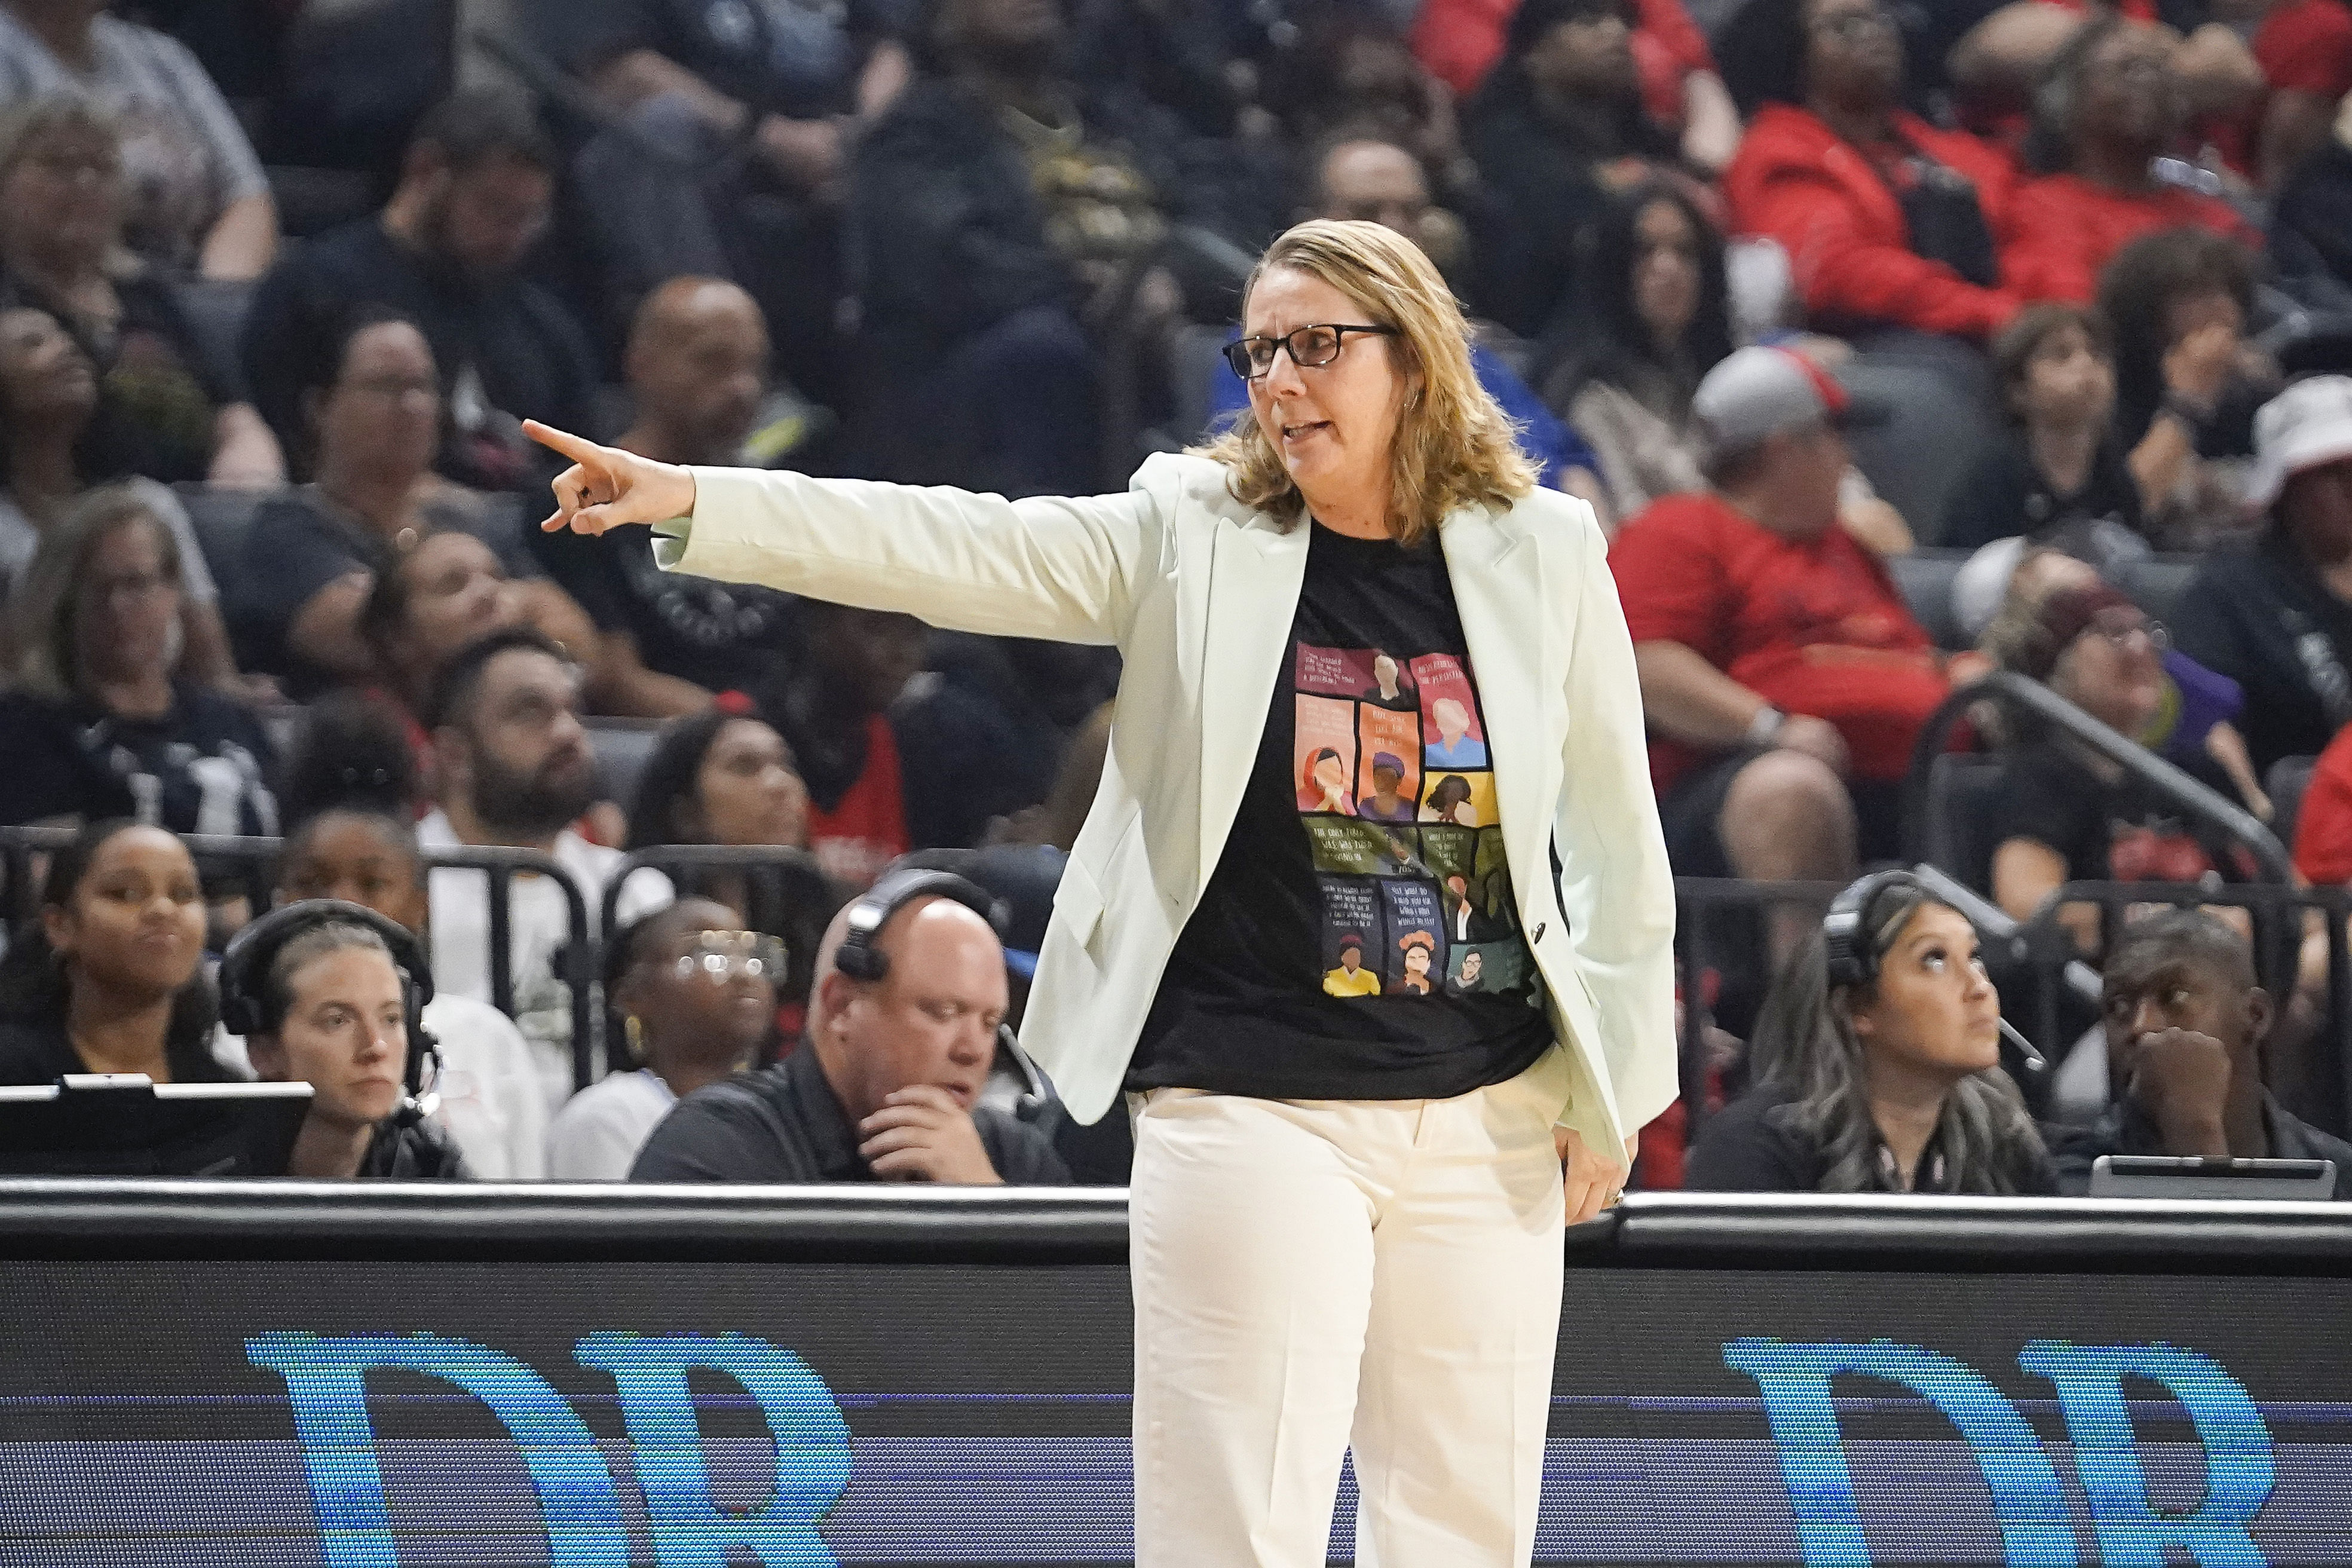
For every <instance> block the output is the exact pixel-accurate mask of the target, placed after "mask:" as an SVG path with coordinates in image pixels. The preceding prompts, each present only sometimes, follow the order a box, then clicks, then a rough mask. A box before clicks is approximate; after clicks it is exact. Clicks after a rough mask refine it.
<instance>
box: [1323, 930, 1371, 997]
mask: <svg viewBox="0 0 2352 1568" xmlns="http://www.w3.org/2000/svg"><path fill="white" fill-rule="evenodd" d="M1323 989H1324V991H1325V993H1326V994H1329V995H1332V996H1377V995H1379V994H1381V977H1380V976H1379V975H1377V974H1375V973H1372V972H1371V971H1370V970H1369V969H1366V968H1365V967H1364V939H1363V938H1362V937H1360V936H1358V935H1357V934H1356V933H1355V932H1354V931H1349V932H1348V934H1347V935H1345V936H1343V937H1341V938H1340V939H1339V968H1337V969H1334V970H1332V971H1330V972H1329V973H1327V974H1325V975H1324V976H1323Z"/></svg>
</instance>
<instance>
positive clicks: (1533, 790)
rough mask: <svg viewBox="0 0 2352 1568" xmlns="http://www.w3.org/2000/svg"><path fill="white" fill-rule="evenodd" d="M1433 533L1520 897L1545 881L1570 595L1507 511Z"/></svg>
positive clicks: (1477, 513)
mask: <svg viewBox="0 0 2352 1568" xmlns="http://www.w3.org/2000/svg"><path fill="white" fill-rule="evenodd" d="M1438 537H1439V539H1440V540H1441V541H1442V542H1443V543H1444V549H1445V564H1446V569H1447V573H1448V575H1450V576H1451V577H1452V579H1453V582H1454V604H1455V605H1456V607H1457V608H1459V609H1460V611H1461V613H1462V634H1463V638H1464V640H1465V644H1466V645H1467V646H1468V647H1469V649H1470V667H1471V673H1472V674H1473V676H1474V677H1475V679H1476V680H1477V682H1478V694H1479V700H1480V706H1481V707H1482V708H1483V709H1484V710H1485V712H1486V744H1487V748H1488V750H1489V751H1490V752H1491V753H1492V755H1493V757H1494V763H1495V793H1496V804H1497V805H1499V806H1500V808H1501V810H1502V815H1503V839H1504V848H1505V851H1506V852H1507V854H1508V856H1509V858H1510V863H1511V867H1512V876H1513V880H1514V881H1515V882H1516V883H1517V885H1518V887H1519V889H1521V897H1522V899H1524V898H1525V897H1526V894H1527V892H1528V891H1529V890H1532V889H1534V888H1536V887H1538V885H1540V884H1542V883H1544V882H1548V881H1549V879H1550V877H1549V863H1548V861H1547V859H1546V853H1547V851H1546V848H1545V846H1546V843H1547V841H1548V835H1549V832H1550V830H1551V829H1550V820H1549V818H1550V811H1549V803H1550V802H1551V800H1552V799H1553V798H1554V797H1555V796H1556V795H1557V794H1558V792H1559V778H1558V772H1559V737H1560V734H1561V731H1562V728H1563V726H1564V725H1565V724H1566V722H1567V712H1566V709H1567V703H1568V692H1567V680H1566V674H1567V672H1566V669H1565V668H1563V662H1562V661H1563V660H1564V659H1565V658H1566V650H1567V648H1568V647H1569V644H1570V639H1571V638H1572V637H1574V635H1575V627H1574V626H1573V625H1572V624H1570V625H1562V624H1561V621H1560V617H1561V616H1562V615H1563V614H1566V615H1569V616H1572V615H1573V609H1572V608H1571V607H1570V606H1573V605H1574V604H1575V596H1574V595H1572V594H1570V593H1568V592H1566V589H1567V587H1568V584H1559V583H1555V582H1553V581H1552V578H1553V576H1554V575H1555V574H1557V573H1558V572H1559V570H1560V565H1559V563H1558V562H1556V561H1553V560H1551V559H1549V557H1550V556H1552V555H1553V554H1555V553H1556V552H1554V551H1551V550H1549V549H1547V548H1546V543H1545V542H1544V541H1542V540H1540V539H1538V537H1537V535H1536V532H1535V531H1534V530H1533V529H1532V528H1530V527H1529V526H1528V522H1527V521H1526V520H1525V519H1523V518H1522V517H1520V516H1519V514H1518V513H1517V511H1516V510H1506V511H1502V512H1495V511H1491V510H1488V509H1486V508H1485V507H1476V508H1465V509H1464V510H1461V511H1458V512H1456V513H1454V515H1453V516H1452V517H1450V518H1449V519H1447V520H1446V522H1445V524H1444V527H1443V528H1442V529H1441V530H1440V531H1439V535H1438Z"/></svg>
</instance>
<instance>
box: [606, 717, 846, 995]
mask: <svg viewBox="0 0 2352 1568" xmlns="http://www.w3.org/2000/svg"><path fill="white" fill-rule="evenodd" d="M667 844H681V845H703V844H731V845H756V846H777V847H784V848H788V849H806V848H808V847H809V793H808V785H807V784H804V783H803V782H802V780H801V775H800V773H799V772H798V771H797V769H796V764H795V763H794V761H793V750H792V747H791V746H790V745H788V744H786V743H785V741H784V738H783V736H782V735H781V734H779V733H777V731H776V730H775V727H774V726H773V725H772V724H770V723H769V722H768V721H767V720H766V719H764V718H762V717H761V714H760V712H759V710H758V709H757V708H756V707H755V706H753V705H752V704H751V702H750V701H749V700H745V699H743V698H741V697H740V696H735V695H732V694H730V695H727V696H722V697H721V698H720V699H719V702H718V704H717V705H716V706H714V707H712V708H710V709H709V710H705V711H703V712H700V713H695V714H689V715H688V717H686V718H683V719H677V720H673V721H671V722H670V723H669V724H667V726H665V727H664V728H663V730H662V732H661V735H660V738H659V739H657V740H656V742H654V749H653V752H652V754H651V755H650V756H648V757H647V758H646V765H645V768H644V770H643V771H642V772H641V773H638V774H637V791H636V796H635V799H634V800H632V801H631V802H630V803H629V838H628V844H627V846H626V847H627V848H628V849H629V850H631V851H632V852H635V851H637V850H642V849H653V848H657V847H661V846H663V845H667ZM668 869H669V875H670V879H671V881H672V883H673V884H674V885H675V886H676V887H677V890H678V892H679V894H680V895H681V896H684V895H687V894H689V893H690V894H695V895H698V896H699V897H700V898H701V899H703V900H706V901H709V900H716V901H717V902H719V903H720V904H723V905H725V906H727V907H728V908H729V909H730V910H734V911H735V918H736V921H737V922H738V923H739V924H748V925H750V926H751V927H752V928H753V929H754V930H757V931H765V932H767V933H768V934H769V935H771V936H773V937H776V938H779V939H780V940H782V942H783V944H784V952H785V964H786V971H785V973H784V975H783V977H782V984H781V986H780V988H779V994H781V995H782V998H783V1011H784V1016H783V1018H782V1025H783V1030H784V1033H785V1035H786V1036H787V1037H791V1036H797V1035H798V1034H799V1032H800V1026H801V1015H802V1009H803V1005H804V1002H805V998H806V997H807V995H808V989H809V986H810V985H811V984H814V981H815V978H816V970H815V963H816V949H817V943H818V942H819V941H820V940H821V939H822V938H823V937H824V927H825V922H826V921H829V920H831V919H832V918H833V911H834V910H836V909H838V908H839V907H840V906H841V901H842V899H841V895H840V893H839V892H837V891H836V890H835V889H834V888H833V887H832V886H831V885H830V884H829V883H827V882H826V881H825V879H824V877H823V876H822V875H820V874H819V873H818V872H816V871H815V869H814V868H813V867H812V868H806V869H793V868H782V867H755V868H750V869H745V870H724V869H720V868H716V867H694V866H683V865H681V866H677V867H672V868H668Z"/></svg>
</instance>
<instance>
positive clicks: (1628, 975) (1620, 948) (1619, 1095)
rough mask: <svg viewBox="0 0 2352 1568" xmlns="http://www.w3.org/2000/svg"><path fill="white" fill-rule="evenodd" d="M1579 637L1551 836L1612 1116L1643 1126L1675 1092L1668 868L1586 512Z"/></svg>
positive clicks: (1600, 557)
mask: <svg viewBox="0 0 2352 1568" xmlns="http://www.w3.org/2000/svg"><path fill="white" fill-rule="evenodd" d="M1578 510H1579V512H1580V514H1581V516H1582V517H1583V519H1584V522H1583V531H1584V539H1583V571H1582V573H1581V574H1580V588H1579V592H1580V594H1581V595H1582V596H1583V603H1582V605H1580V606H1579V607H1578V611H1577V616H1576V638H1575V642H1574V644H1573V645H1572V646H1571V647H1570V650H1569V664H1568V739H1567V742H1566V744H1565V747H1564V752H1563V756H1562V759H1561V760H1562V763H1563V765H1564V768H1565V773H1564V774H1563V776H1564V777H1565V779H1566V780H1567V784H1566V787H1565V788H1563V789H1562V790H1561V792H1560V801H1559V816H1558V819H1557V820H1556V821H1555V822H1554V824H1553V834H1554V836H1555V837H1556V838H1557V840H1558V842H1559V856H1560V878H1559V899H1560V912H1561V913H1562V914H1563V915H1564V916H1566V917H1567V920H1568V929H1569V936H1570V942H1572V944H1573V946H1574V950H1575V954H1576V967H1577V971H1578V973H1580V975H1581V976H1582V978H1583V980H1584V984H1585V989H1586V990H1587V991H1588V992H1589V993H1590V994H1591V999H1592V1005H1593V1011H1594V1012H1595V1013H1596V1014H1597V1015H1598V1016H1599V1018H1600V1024H1601V1040H1600V1049H1601V1058H1602V1059H1603V1060H1604V1061H1605V1062H1606V1063H1607V1064H1608V1067H1609V1078H1610V1083H1611V1085H1612V1089H1613V1092H1614V1094H1615V1098H1616V1105H1617V1124H1618V1126H1619V1127H1620V1128H1621V1129H1622V1131H1624V1132H1625V1133H1626V1134H1627V1135H1629V1136H1630V1135H1631V1134H1633V1133H1634V1132H1636V1131H1640V1130H1641V1129H1642V1128H1643V1127H1644V1126H1646V1125H1647V1124H1648V1123H1649V1122H1650V1121H1652V1120H1653V1119H1654V1118H1655V1117H1656V1116H1657V1115H1658V1114H1659V1113H1660V1112H1661V1111H1663V1110H1665V1109H1666V1107H1667V1106H1669V1105H1671V1104H1673V1103H1674V1100H1675V1096H1677V1095H1678V1094H1679V1093H1681V1070H1680V1063H1679V1059H1678V1051H1677V1047H1676V1043H1675V878H1674V871H1673V868H1671V867H1670V866H1668V864H1667V862H1666V841H1665V836H1664V834H1663V833H1662V832H1661V831H1660V830H1659V827H1658V803H1657V797H1656V796H1655V795H1653V794H1652V793H1651V789H1650V767H1649V752H1648V748H1647V741H1646V737H1645V735H1644V733H1643V722H1642V690H1641V685H1640V683H1639V681H1638V680H1637V679H1635V678H1634V674H1633V637H1631V635H1629V634H1628V633H1627V631H1626V629H1625V612H1624V610H1623V609H1622V607H1621V606H1620V605H1619V604H1618V602H1617V584H1616V579H1615V578H1614V577H1612V575H1611V574H1610V571H1609V559H1608V547H1607V545H1606V543H1605V542H1603V540H1602V538H1601V529H1600V525H1599V524H1597V523H1596V522H1594V521H1592V519H1591V512H1590V511H1588V510H1585V509H1583V508H1579V509H1578Z"/></svg>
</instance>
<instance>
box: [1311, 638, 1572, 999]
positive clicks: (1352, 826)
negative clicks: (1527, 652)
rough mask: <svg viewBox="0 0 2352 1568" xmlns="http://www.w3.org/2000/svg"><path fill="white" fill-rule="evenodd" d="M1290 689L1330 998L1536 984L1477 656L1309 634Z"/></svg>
mask: <svg viewBox="0 0 2352 1568" xmlns="http://www.w3.org/2000/svg"><path fill="white" fill-rule="evenodd" d="M1292 686H1293V695H1292V698H1291V700H1292V703H1293V711H1294V713H1295V722H1296V728H1295V731H1294V737H1293V743H1292V753H1293V754H1292V766H1293V769H1294V773H1293V777H1294V779H1295V781H1296V785H1297V790H1296V793H1297V805H1298V810H1299V814H1300V826H1302V827H1303V828H1304V830H1305V831H1306V834H1307V846H1308V849H1309V852H1310V854H1311V857H1312V858H1313V861H1314V867H1315V871H1316V885H1317V888H1318V891H1319V893H1320V895H1321V901H1322V910H1321V914H1322V920H1321V926H1320V938H1321V957H1322V966H1323V967H1322V988H1323V990H1324V992H1325V993H1326V994H1329V995H1332V996H1340V997H1358V996H1361V997H1370V996H1378V997H1381V998H1384V999H1389V998H1393V999H1412V998H1418V997H1427V996H1440V995H1453V996H1461V995H1466V994H1477V993H1483V994H1512V993H1523V992H1526V991H1528V989H1529V988H1531V987H1532V986H1533V985H1534V984H1535V976H1534V973H1533V969H1532V965H1530V964H1529V963H1528V962H1527V957H1526V950H1525V947H1524V945H1523V944H1522V943H1520V942H1518V941H1517V921H1516V917H1515V915H1514V913H1513V911H1512V906H1511V903H1510V897H1511V893H1510V879H1509V877H1508V876H1507V873H1504V872H1503V871H1502V869H1501V868H1502V864H1503V846H1502V832H1501V828H1500V826H1499V822H1500V812H1499V809H1498V806H1497V804H1496V795H1495V775H1494V773H1493V771H1492V767H1491V759H1490V757H1489V755H1488V752H1487V747H1486V727H1485V722H1484V719H1483V716H1482V715H1481V713H1480V711H1479V706H1478V693H1477V688H1476V685H1475V682H1474V680H1473V679H1472V677H1471V672H1470V669H1469V667H1468V663H1467V661H1466V660H1465V659H1463V658H1458V657H1456V656H1454V655H1451V654H1430V655H1423V656H1421V657H1419V658H1398V657H1394V656H1391V654H1390V653H1388V652H1386V651H1384V650H1381V649H1378V648H1335V647H1318V646H1315V645H1312V644H1307V643H1301V644H1299V645H1298V647H1297V661H1296V664H1295V667H1294V668H1293V671H1292ZM1473 950H1478V951H1477V952H1475V960H1472V959H1468V958H1465V955H1466V954H1469V953H1471V952H1472V951H1473ZM1465 964H1466V968H1465Z"/></svg>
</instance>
